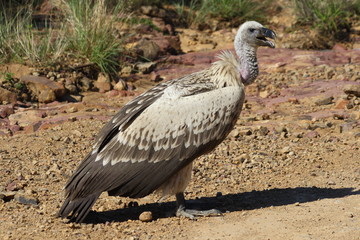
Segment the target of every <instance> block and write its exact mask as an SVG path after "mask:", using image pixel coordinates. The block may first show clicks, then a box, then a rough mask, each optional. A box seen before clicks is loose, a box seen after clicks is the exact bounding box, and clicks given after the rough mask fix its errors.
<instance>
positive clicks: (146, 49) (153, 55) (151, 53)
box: [135, 38, 160, 60]
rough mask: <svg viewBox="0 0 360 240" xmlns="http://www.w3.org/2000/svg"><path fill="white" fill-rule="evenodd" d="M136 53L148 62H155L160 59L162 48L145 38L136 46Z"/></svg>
mask: <svg viewBox="0 0 360 240" xmlns="http://www.w3.org/2000/svg"><path fill="white" fill-rule="evenodd" d="M135 51H136V53H137V54H139V55H140V56H142V57H143V58H144V59H146V60H155V59H157V58H158V57H159V54H160V47H159V45H157V44H156V43H155V42H153V41H151V40H149V39H146V38H143V39H141V40H140V41H139V42H138V43H137V44H136V46H135Z"/></svg>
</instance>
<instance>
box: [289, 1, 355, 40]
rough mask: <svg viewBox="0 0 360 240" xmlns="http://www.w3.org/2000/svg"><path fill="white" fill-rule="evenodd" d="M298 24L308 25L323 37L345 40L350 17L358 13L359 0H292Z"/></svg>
mask: <svg viewBox="0 0 360 240" xmlns="http://www.w3.org/2000/svg"><path fill="white" fill-rule="evenodd" d="M294 5H295V11H296V14H297V19H298V23H299V24H303V25H310V26H312V27H313V28H315V29H316V30H317V31H319V33H321V34H322V35H323V37H325V38H328V39H330V40H331V39H335V40H347V38H348V37H349V33H350V28H351V21H350V17H352V16H355V15H356V14H358V11H359V6H360V1H359V0H349V1H342V0H314V1H307V0H294Z"/></svg>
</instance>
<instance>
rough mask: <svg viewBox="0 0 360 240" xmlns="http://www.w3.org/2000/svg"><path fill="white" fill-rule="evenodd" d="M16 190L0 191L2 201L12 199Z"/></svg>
mask: <svg viewBox="0 0 360 240" xmlns="http://www.w3.org/2000/svg"><path fill="white" fill-rule="evenodd" d="M15 194H16V192H14V191H4V192H0V199H2V200H4V202H8V201H10V200H12V199H14V197H15Z"/></svg>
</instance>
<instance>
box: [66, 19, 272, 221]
mask: <svg viewBox="0 0 360 240" xmlns="http://www.w3.org/2000/svg"><path fill="white" fill-rule="evenodd" d="M250 23H254V24H255V23H256V22H250ZM256 24H258V23H256ZM244 25H245V24H244ZM244 25H243V26H244ZM258 25H260V24H258ZM258 25H256V26H257V27H259V26H258ZM260 27H262V26H261V25H260ZM240 30H241V28H240ZM240 30H239V32H240ZM273 37H274V36H273ZM237 40H238V41H240V40H241V39H236V40H235V49H236V52H237V55H239V51H241V47H243V46H240V48H239V47H238V48H237V46H236V41H237ZM249 49H250V50H249V51H245V52H246V53H247V54H248V55H249V54H255V55H254V56H250V57H252V58H254V57H255V64H256V66H255V68H256V69H255V68H254V63H251V64H248V65H247V67H246V68H247V69H245V70H244V69H243V68H242V61H244V59H242V57H241V56H239V58H237V57H236V56H234V55H233V54H232V53H230V52H223V53H222V54H221V55H220V56H219V61H217V62H215V63H213V65H212V66H211V67H210V68H209V69H206V70H203V71H200V72H196V73H193V74H190V75H186V76H184V77H182V78H178V79H174V80H171V81H168V82H164V83H161V84H159V85H157V86H155V87H154V88H152V89H150V90H148V91H147V92H145V93H143V94H141V95H140V96H138V97H136V98H135V99H133V100H132V101H130V102H129V103H128V104H126V105H125V106H124V107H123V108H122V109H121V110H120V111H119V112H118V113H117V114H116V115H115V116H114V117H113V119H112V120H111V121H110V122H108V123H107V124H106V125H105V126H104V128H103V129H102V130H101V132H100V134H99V136H98V139H97V141H96V143H95V145H94V147H93V151H92V152H90V153H89V154H88V155H87V157H86V158H85V159H84V160H83V161H82V162H81V164H80V166H79V167H78V168H77V170H76V171H75V173H74V174H73V176H72V177H71V178H70V180H69V182H68V183H67V185H66V186H65V190H66V200H65V202H64V204H63V206H62V207H61V209H60V212H59V215H60V216H62V217H66V216H68V215H69V214H70V213H72V218H73V219H74V220H75V221H76V222H81V221H83V219H84V218H85V217H86V215H87V213H88V212H89V210H90V208H91V207H92V205H93V204H94V203H95V201H96V199H97V198H98V197H99V195H100V194H101V193H102V192H104V191H107V192H108V193H109V194H110V195H118V196H128V197H132V198H139V197H144V196H146V195H148V194H150V193H152V192H153V191H155V190H159V189H161V190H162V191H163V193H164V194H165V195H170V194H176V196H177V203H178V213H180V212H182V213H185V216H189V217H192V214H189V213H186V212H185V211H186V209H185V206H184V197H183V191H184V190H185V188H186V186H187V184H188V182H189V181H190V178H191V170H192V161H193V160H194V159H196V158H197V157H199V156H201V155H203V154H205V153H207V152H209V151H211V150H213V149H214V148H215V147H216V146H217V145H218V144H219V143H221V142H222V141H223V140H224V138H225V137H226V136H227V135H228V133H229V132H230V131H231V130H232V128H233V126H234V125H235V123H236V120H237V118H238V116H239V114H240V112H241V108H242V105H243V102H244V98H245V94H244V84H248V83H250V82H252V81H253V80H255V78H256V76H257V61H256V49H257V47H254V48H249ZM251 50H253V52H251ZM245 59H246V56H245ZM253 60H254V59H253ZM249 66H250V67H249Z"/></svg>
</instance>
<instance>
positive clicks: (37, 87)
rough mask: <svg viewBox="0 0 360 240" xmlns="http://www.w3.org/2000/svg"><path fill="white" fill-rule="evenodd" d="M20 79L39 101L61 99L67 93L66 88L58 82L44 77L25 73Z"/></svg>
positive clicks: (47, 101)
mask: <svg viewBox="0 0 360 240" xmlns="http://www.w3.org/2000/svg"><path fill="white" fill-rule="evenodd" d="M20 81H22V82H24V83H25V84H26V86H27V88H28V89H29V90H30V91H31V92H32V94H33V96H35V97H36V98H37V100H38V101H39V102H41V103H49V102H53V101H55V100H57V99H61V98H62V97H63V96H64V95H65V94H66V93H67V90H66V89H65V88H64V87H63V86H62V85H61V84H60V83H57V82H55V81H51V80H50V79H48V78H46V77H39V76H33V75H25V76H21V77H20Z"/></svg>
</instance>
